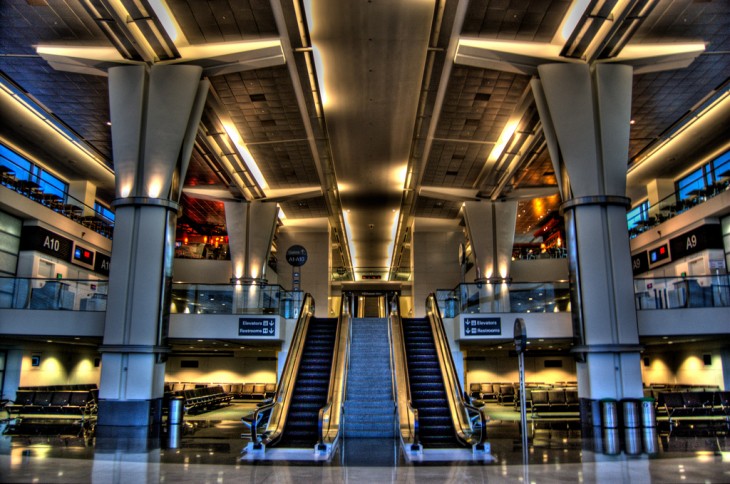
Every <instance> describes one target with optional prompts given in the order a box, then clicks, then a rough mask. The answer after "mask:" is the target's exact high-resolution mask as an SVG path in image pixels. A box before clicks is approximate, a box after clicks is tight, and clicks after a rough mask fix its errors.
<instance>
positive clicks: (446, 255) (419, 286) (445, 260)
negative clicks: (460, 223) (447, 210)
mask: <svg viewBox="0 0 730 484" xmlns="http://www.w3.org/2000/svg"><path fill="white" fill-rule="evenodd" d="M463 241H464V234H463V233H462V232H461V231H460V230H454V231H451V232H444V231H440V232H429V231H426V230H419V229H418V220H416V223H415V232H414V234H413V240H412V241H411V244H412V245H411V247H412V248H411V250H412V252H413V309H414V313H415V314H414V317H417V318H422V317H423V316H424V315H425V313H426V310H425V306H424V303H425V301H426V298H427V297H428V294H429V293H431V292H436V290H437V289H453V288H454V287H456V285H457V284H459V283H460V282H461V268H460V267H459V244H460V243H462V242H463ZM409 316H410V315H409Z"/></svg>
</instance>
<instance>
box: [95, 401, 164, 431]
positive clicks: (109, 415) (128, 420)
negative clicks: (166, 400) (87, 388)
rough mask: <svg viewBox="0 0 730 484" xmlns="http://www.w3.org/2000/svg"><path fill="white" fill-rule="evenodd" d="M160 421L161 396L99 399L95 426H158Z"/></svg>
mask: <svg viewBox="0 0 730 484" xmlns="http://www.w3.org/2000/svg"><path fill="white" fill-rule="evenodd" d="M161 423H162V399H161V398H153V399H151V400H121V401H120V400H99V417H98V418H97V421H96V425H97V427H98V426H110V427H152V426H156V427H159V426H160V424H161Z"/></svg>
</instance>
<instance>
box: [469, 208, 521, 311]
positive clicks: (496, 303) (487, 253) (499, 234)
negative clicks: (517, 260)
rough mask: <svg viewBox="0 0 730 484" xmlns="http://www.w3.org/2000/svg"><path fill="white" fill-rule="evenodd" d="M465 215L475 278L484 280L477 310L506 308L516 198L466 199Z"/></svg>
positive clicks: (507, 308) (515, 215) (507, 305)
mask: <svg viewBox="0 0 730 484" xmlns="http://www.w3.org/2000/svg"><path fill="white" fill-rule="evenodd" d="M464 219H465V222H466V230H467V231H468V233H469V240H470V241H471V250H472V253H473V254H474V263H475V264H476V267H477V269H478V274H479V276H478V277H477V279H476V280H475V281H474V282H477V283H482V284H483V285H482V287H481V288H480V297H479V309H480V312H482V313H489V312H509V311H510V304H509V290H508V286H507V283H508V282H509V281H510V263H511V262H512V246H513V245H514V241H515V222H516V221H517V201H515V200H508V201H497V202H491V201H482V202H465V203H464Z"/></svg>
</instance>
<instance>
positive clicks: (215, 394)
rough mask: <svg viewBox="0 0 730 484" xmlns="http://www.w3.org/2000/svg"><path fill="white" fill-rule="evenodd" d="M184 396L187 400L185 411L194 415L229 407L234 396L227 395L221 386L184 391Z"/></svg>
mask: <svg viewBox="0 0 730 484" xmlns="http://www.w3.org/2000/svg"><path fill="white" fill-rule="evenodd" d="M182 396H183V398H185V409H186V410H187V411H188V412H193V413H200V412H202V411H208V410H212V409H214V408H218V407H220V406H222V405H228V404H230V403H231V400H233V395H231V394H229V393H226V392H225V391H224V390H223V387H222V386H221V385H215V386H210V387H203V388H192V389H190V390H183V392H182Z"/></svg>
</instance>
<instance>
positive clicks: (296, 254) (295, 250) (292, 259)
mask: <svg viewBox="0 0 730 484" xmlns="http://www.w3.org/2000/svg"><path fill="white" fill-rule="evenodd" d="M286 261H287V262H288V263H289V265H291V266H294V267H299V266H303V265H304V263H305V262H307V249H305V248H304V247H302V246H301V245H292V246H291V247H289V249H287V251H286Z"/></svg>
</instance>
